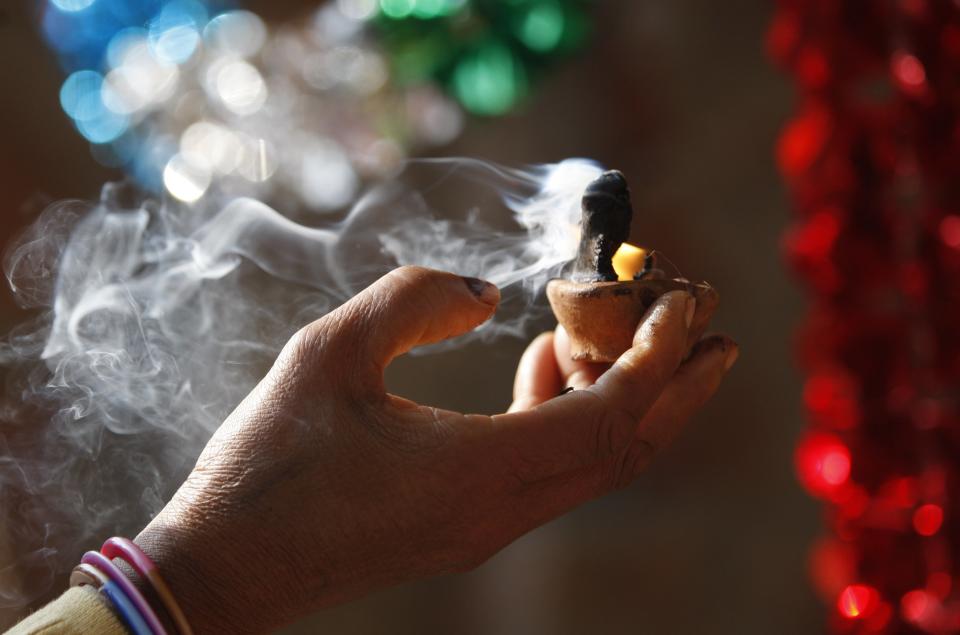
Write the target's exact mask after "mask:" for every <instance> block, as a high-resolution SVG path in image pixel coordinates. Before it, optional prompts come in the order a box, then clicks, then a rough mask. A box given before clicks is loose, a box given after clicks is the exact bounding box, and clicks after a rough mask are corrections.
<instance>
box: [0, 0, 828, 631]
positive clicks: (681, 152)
mask: <svg viewBox="0 0 960 635" xmlns="http://www.w3.org/2000/svg"><path fill="white" fill-rule="evenodd" d="M245 4H246V6H247V7H249V8H251V9H252V10H254V11H257V12H258V13H260V14H261V15H262V16H263V17H265V18H266V19H267V20H268V21H270V22H277V21H289V20H297V19H299V18H301V17H302V16H303V15H304V12H305V11H306V10H309V8H310V6H311V4H310V3H306V2H295V1H293V0H286V1H284V2H276V1H275V2H266V1H265V0H259V1H256V2H247V3H245ZM32 6H33V5H31V4H28V3H22V4H21V3H10V4H8V5H6V6H3V7H2V8H0V60H2V62H0V134H2V144H0V204H2V213H0V241H2V242H3V243H6V242H7V241H8V240H9V239H10V237H11V236H12V235H14V234H15V233H16V232H17V231H18V228H20V227H22V226H23V225H24V224H26V223H28V222H29V221H30V219H31V218H33V217H34V216H35V215H36V214H37V213H39V211H41V210H42V208H43V206H44V205H45V203H46V202H49V201H53V200H57V199H61V198H92V197H95V196H96V195H97V194H98V191H99V189H100V186H101V185H102V184H103V182H105V181H107V180H110V179H115V178H117V177H118V176H119V175H118V174H116V173H114V172H111V171H109V170H106V169H104V168H102V167H100V166H98V165H97V164H96V162H95V161H94V160H93V159H92V158H91V156H90V153H89V150H88V146H87V144H86V142H85V141H84V140H83V139H82V138H81V137H80V136H79V134H77V133H76V132H75V131H74V130H73V129H72V127H71V125H70V123H69V121H68V118H67V117H66V116H65V115H64V114H63V113H62V111H61V110H60V107H59V102H58V90H59V86H60V83H61V81H62V75H61V73H60V71H59V69H58V68H57V66H56V64H55V62H54V61H53V59H52V56H51V55H50V54H49V53H48V52H47V50H46V49H45V47H44V45H43V43H42V42H41V40H40V39H39V37H38V35H37V33H36V30H35V28H34V23H33V18H32V11H33V8H32ZM770 11H771V7H770V6H769V5H768V4H767V3H764V2H760V1H759V0H756V1H749V0H733V1H728V2H722V3H721V2H713V1H711V0H658V1H646V2H637V1H634V0H606V1H605V2H600V3H598V7H597V9H596V20H597V25H596V33H595V36H594V40H593V42H592V44H591V45H590V47H589V48H588V49H587V51H586V52H584V53H583V54H582V55H580V56H578V57H576V58H574V59H573V60H571V61H569V62H567V63H564V64H562V65H561V66H560V67H559V68H558V69H557V70H556V72H555V73H554V74H553V75H552V76H550V77H549V78H547V80H546V81H545V82H544V83H543V84H542V85H541V86H540V87H539V90H538V91H537V92H536V93H535V94H534V96H533V98H532V99H531V100H530V101H529V102H528V103H526V104H525V105H524V107H523V108H522V109H521V110H520V111H519V112H517V113H516V114H513V115H510V116H508V117H502V118H498V119H495V120H486V121H484V120H472V121H471V122H470V123H469V124H468V127H467V129H466V131H465V133H464V134H463V136H462V137H461V138H460V140H459V141H458V142H457V143H456V144H454V145H453V146H451V147H447V148H442V149H439V150H437V151H435V152H433V154H436V155H438V156H444V155H466V156H476V157H480V158H485V159H490V160H493V161H498V162H503V163H508V164H524V163H543V162H551V161H557V160H560V159H563V158H565V157H568V156H586V157H591V158H594V159H597V160H599V161H601V162H602V163H604V164H605V165H607V166H609V167H616V168H619V169H621V170H623V171H624V172H625V173H626V174H627V176H628V178H629V179H630V181H631V185H632V189H633V193H634V200H635V205H636V208H637V216H638V217H637V219H636V220H635V222H634V242H640V243H643V244H646V245H653V246H655V247H657V248H658V249H660V250H663V251H664V252H666V253H667V254H669V255H670V256H671V258H672V259H673V260H674V261H675V262H677V263H678V264H679V265H680V268H681V269H682V270H683V272H684V273H685V274H686V275H687V276H688V277H691V278H703V279H707V280H709V281H710V282H711V283H712V284H713V285H714V286H715V287H717V288H718V289H719V291H720V293H721V296H722V306H721V309H720V311H719V313H718V315H717V318H716V321H715V326H716V328H717V330H723V331H726V332H728V333H730V334H732V335H733V336H734V337H735V338H736V339H737V340H738V341H739V342H740V344H741V351H742V352H741V357H740V361H739V363H738V364H737V366H736V367H735V369H734V371H733V372H732V374H731V375H730V377H729V378H728V380H727V382H726V383H725V385H724V387H723V389H722V391H721V393H720V394H719V395H718V396H717V398H716V399H715V400H714V401H713V403H711V404H710V406H709V407H708V408H707V409H706V411H705V412H703V413H702V415H701V416H700V417H699V418H698V419H697V421H696V422H695V423H694V425H693V426H692V427H691V429H690V430H689V431H688V432H687V434H686V435H685V436H684V437H683V438H682V439H680V440H679V442H678V443H677V444H676V445H675V446H674V447H673V448H672V449H671V450H670V451H669V452H667V453H666V454H665V455H664V456H663V457H662V458H661V460H660V461H659V462H658V463H657V464H656V465H655V466H654V467H653V468H652V469H651V470H650V472H649V473H648V474H647V475H646V476H645V477H644V478H643V479H641V481H640V482H639V483H637V484H636V485H634V486H633V487H631V488H629V489H627V490H626V491H623V492H620V493H617V494H615V495H611V496H608V497H606V498H604V499H603V500H600V501H597V502H594V503H592V504H590V505H587V506H585V507H584V508H582V509H580V510H578V511H577V512H575V513H572V514H570V515H568V516H567V517H565V518H562V519H560V520H558V521H555V522H553V523H551V524H550V525H548V526H546V527H543V528H541V529H540V530H538V531H535V532H533V533H532V534H530V535H528V536H526V537H525V538H523V539H521V540H520V541H518V542H517V543H516V544H514V545H512V546H511V547H509V548H507V549H506V550H505V551H504V552H502V553H501V554H499V555H498V556H496V557H495V558H493V559H492V560H491V561H490V562H489V563H487V564H486V565H484V566H483V567H481V568H480V569H479V570H477V571H476V572H474V573H471V574H469V575H461V576H452V577H444V578H441V579H436V580H428V581H424V582H419V583H414V584H408V585H405V586H402V587H399V588H396V589H392V590H388V591H385V592H381V593H378V594H376V595H374V596H372V597H370V598H367V599H365V600H362V601H359V602H355V603H353V604H350V605H347V606H344V607H340V608H335V609H332V610H328V611H325V612H323V613H322V614H320V615H318V616H316V617H315V618H313V619H311V620H309V621H307V622H306V623H304V624H303V625H301V626H299V627H298V628H293V629H290V631H289V632H291V633H294V632H302V633H308V632H310V633H312V632H319V633H324V632H341V633H395V634H400V633H476V634H481V633H482V634H493V633H498V634H499V633H523V634H536V633H550V634H566V633H571V634H572V633H587V632H589V633H603V634H607V633H611V634H612V633H653V634H660V633H664V634H681V635H682V634H700V633H730V634H734V633H736V634H757V635H760V634H764V635H766V634H769V633H782V634H794V633H796V634H801V633H803V634H807V633H813V632H818V631H820V630H822V619H821V615H820V606H819V604H818V602H817V600H816V599H815V598H814V597H813V595H812V593H811V591H810V590H809V589H808V585H807V581H806V571H805V554H806V549H807V546H808V544H809V543H810V542H811V541H812V540H813V538H814V537H815V536H816V534H817V531H818V529H817V528H818V518H817V508H816V505H815V504H814V503H813V502H811V501H810V500H808V499H807V498H806V497H805V496H804V495H803V493H802V492H801V491H800V489H799V487H798V486H797V485H796V484H795V482H794V478H793V472H792V462H791V450H792V444H793V441H794V439H795V438H796V436H797V435H798V432H799V430H800V427H801V424H802V420H801V415H800V407H799V401H800V400H799V384H798V376H797V374H796V372H795V370H794V368H793V365H792V361H791V356H790V350H789V341H790V333H791V329H792V327H793V325H794V324H796V323H797V321H798V319H799V314H800V312H801V311H802V309H803V302H802V298H801V296H800V294H799V292H798V290H797V289H796V287H795V285H794V283H793V282H792V281H791V280H790V279H789V277H788V276H787V274H786V273H785V272H784V270H783V267H782V264H781V259H780V254H779V247H778V245H779V234H780V232H781V229H782V227H783V226H784V225H785V224H786V222H787V218H788V211H787V206H786V200H785V196H784V192H783V188H782V187H781V184H780V181H779V179H778V177H777V174H776V172H775V169H774V166H773V163H772V159H771V155H772V148H773V143H774V139H775V136H776V133H777V131H778V129H779V126H780V125H781V124H782V122H783V121H784V119H785V118H786V116H787V114H788V113H789V111H790V107H791V93H790V87H789V85H788V83H787V81H786V79H785V78H783V77H780V76H778V75H777V74H776V72H775V71H774V70H773V69H772V67H771V65H770V63H769V62H768V61H767V60H766V59H765V58H764V55H763V32H764V29H765V26H766V22H767V20H768V18H769V15H770ZM0 311H2V315H0V323H2V326H3V328H4V330H7V329H8V328H9V327H10V326H12V325H13V324H15V323H16V322H17V321H19V320H20V319H22V315H20V314H18V313H17V312H16V311H15V309H14V305H13V302H12V299H11V296H10V293H9V291H5V292H4V293H3V294H2V297H0ZM523 345H524V343H523V342H518V341H512V340H506V341H503V342H502V343H499V344H497V345H495V346H487V347H482V346H472V347H469V348H467V349H464V350H460V351H456V352H453V353H447V354H443V355H438V356H427V357H417V358H409V359H403V360H400V361H399V362H398V363H397V364H396V365H395V367H394V368H393V369H392V370H391V373H390V375H389V377H388V379H389V380H390V381H389V383H390V385H391V388H392V389H393V390H394V391H395V392H398V393H401V394H403V395H405V396H408V397H411V398H414V399H417V400H421V401H424V402H430V403H433V404H436V405H440V406H446V407H451V408H457V409H461V410H470V411H480V412H493V411H496V410H502V409H503V408H504V407H505V406H506V405H507V403H508V401H509V391H510V386H511V384H512V373H513V368H514V365H515V363H516V359H517V358H518V357H519V354H520V352H521V351H522V348H523ZM0 527H2V525H0ZM0 533H2V532H0ZM0 538H2V536H0ZM2 543H3V541H2V539H0V548H3V544H2ZM264 610H269V607H264Z"/></svg>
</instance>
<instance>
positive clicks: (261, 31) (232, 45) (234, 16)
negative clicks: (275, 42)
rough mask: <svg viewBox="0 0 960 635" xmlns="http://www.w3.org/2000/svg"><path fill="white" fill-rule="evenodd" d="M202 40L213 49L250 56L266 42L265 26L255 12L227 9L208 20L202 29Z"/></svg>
mask: <svg viewBox="0 0 960 635" xmlns="http://www.w3.org/2000/svg"><path fill="white" fill-rule="evenodd" d="M203 40H204V42H206V43H207V45H208V46H210V48H211V49H213V50H214V51H218V52H221V53H228V54H231V55H238V56H240V57H251V56H252V55H256V54H257V53H258V52H259V51H260V49H261V48H262V47H263V44H264V42H266V40H267V27H266V25H264V23H263V20H261V19H260V16H258V15H257V14H255V13H251V12H250V11H228V12H226V13H221V14H220V15H218V16H216V17H215V18H213V19H212V20H210V22H209V24H207V26H206V28H204V30H203Z"/></svg>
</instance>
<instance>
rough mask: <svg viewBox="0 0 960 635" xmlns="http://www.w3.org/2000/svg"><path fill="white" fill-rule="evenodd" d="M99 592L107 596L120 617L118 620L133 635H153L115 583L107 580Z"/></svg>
mask: <svg viewBox="0 0 960 635" xmlns="http://www.w3.org/2000/svg"><path fill="white" fill-rule="evenodd" d="M100 592H101V593H103V594H104V595H105V596H107V599H108V600H110V604H112V605H113V609H114V610H115V611H116V612H117V613H118V614H119V615H120V619H121V620H122V621H123V623H124V624H126V626H127V628H128V629H130V632H131V633H133V635H153V631H152V630H150V627H149V626H147V623H146V621H144V619H143V617H142V616H141V615H140V612H139V611H137V607H135V606H134V605H133V602H131V601H130V598H128V597H127V595H126V593H124V592H123V589H121V588H120V586H119V585H117V583H116V582H114V581H113V580H107V581H106V582H105V583H104V584H103V585H102V586H101V587H100Z"/></svg>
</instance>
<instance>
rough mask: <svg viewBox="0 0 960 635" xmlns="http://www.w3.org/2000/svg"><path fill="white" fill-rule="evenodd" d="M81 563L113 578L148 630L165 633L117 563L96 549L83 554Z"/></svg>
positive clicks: (165, 630)
mask: <svg viewBox="0 0 960 635" xmlns="http://www.w3.org/2000/svg"><path fill="white" fill-rule="evenodd" d="M80 563H81V564H88V565H90V566H92V567H95V568H96V569H99V570H100V572H101V573H104V574H106V576H107V577H108V578H110V579H111V580H113V582H114V583H116V585H117V586H118V587H120V589H121V590H122V591H123V593H124V594H125V595H126V596H127V597H128V598H129V599H130V602H131V604H133V606H134V607H135V608H136V609H137V612H138V613H140V615H141V616H143V619H144V621H145V622H146V623H147V626H149V627H150V630H151V631H153V632H154V633H155V635H167V629H165V628H164V627H163V624H161V623H160V620H159V619H157V614H156V613H154V612H153V609H152V608H150V605H149V604H148V603H147V601H146V600H145V599H144V598H143V596H142V595H141V594H140V592H139V591H137V588H136V587H135V586H133V583H131V582H130V579H129V578H127V576H125V575H124V574H123V572H122V571H121V570H120V569H118V568H117V565H115V564H113V562H111V561H110V559H109V558H107V557H106V556H104V555H103V554H101V553H99V552H97V551H88V552H87V553H85V554H83V557H82V558H81V559H80Z"/></svg>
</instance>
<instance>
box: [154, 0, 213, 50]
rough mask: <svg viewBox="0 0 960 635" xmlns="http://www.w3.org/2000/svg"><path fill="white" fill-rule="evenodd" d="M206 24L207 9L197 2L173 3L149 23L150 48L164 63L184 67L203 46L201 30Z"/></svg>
mask: <svg viewBox="0 0 960 635" xmlns="http://www.w3.org/2000/svg"><path fill="white" fill-rule="evenodd" d="M206 23H207V10H206V8H205V7H204V6H203V5H202V4H200V3H199V2H196V1H195V0H174V1H173V2H170V3H169V4H167V5H166V6H164V7H163V9H162V10H161V11H160V13H159V14H158V15H157V16H156V17H155V18H154V19H153V20H151V21H150V32H149V38H150V46H151V48H152V49H153V52H154V54H155V55H156V56H157V57H158V58H159V59H162V60H166V61H168V62H173V63H175V64H181V63H183V62H185V61H187V60H188V59H190V56H191V55H193V52H194V51H195V50H196V49H197V45H198V44H199V43H200V29H202V28H203V27H204V26H205V25H206Z"/></svg>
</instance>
